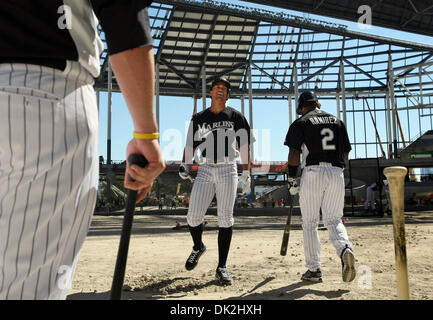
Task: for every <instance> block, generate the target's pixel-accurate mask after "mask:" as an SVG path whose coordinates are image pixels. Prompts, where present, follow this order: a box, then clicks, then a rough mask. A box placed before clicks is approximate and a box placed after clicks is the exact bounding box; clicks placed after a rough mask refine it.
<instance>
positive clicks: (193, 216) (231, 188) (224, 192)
mask: <svg viewBox="0 0 433 320" xmlns="http://www.w3.org/2000/svg"><path fill="white" fill-rule="evenodd" d="M237 186H238V171H237V166H236V163H230V164H202V165H200V167H199V169H198V171H197V177H196V179H195V181H194V185H193V187H192V191H191V199H190V205H189V208H188V214H187V222H188V225H190V226H191V227H196V226H198V225H200V224H202V223H203V220H204V216H205V214H206V211H207V209H208V208H209V205H210V203H211V202H212V199H213V197H214V196H215V195H216V200H217V207H218V209H217V213H218V226H219V227H221V228H229V227H231V226H233V223H234V219H233V207H234V205H235V198H236V190H237Z"/></svg>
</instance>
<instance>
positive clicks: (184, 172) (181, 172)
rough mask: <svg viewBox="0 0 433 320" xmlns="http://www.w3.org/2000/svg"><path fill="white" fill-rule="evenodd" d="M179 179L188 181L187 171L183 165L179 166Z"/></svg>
mask: <svg viewBox="0 0 433 320" xmlns="http://www.w3.org/2000/svg"><path fill="white" fill-rule="evenodd" d="M179 177H181V178H182V179H183V180H186V179H189V177H190V175H189V169H188V167H187V166H186V164H184V163H182V164H181V165H180V166H179Z"/></svg>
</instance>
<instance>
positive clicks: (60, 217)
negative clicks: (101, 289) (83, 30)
mask: <svg viewBox="0 0 433 320" xmlns="http://www.w3.org/2000/svg"><path fill="white" fill-rule="evenodd" d="M92 84H93V78H92V77H91V76H90V74H89V73H88V72H87V71H86V70H85V69H83V68H82V67H81V66H80V65H79V64H78V63H76V62H68V63H67V67H66V69H65V70H64V71H60V70H56V69H52V68H46V67H41V66H36V65H27V64H0V114H1V117H0V137H1V139H0V299H17V300H18V299H32V300H33V299H38V300H40V299H65V298H66V294H67V292H68V289H69V288H70V286H71V283H72V279H73V274H74V270H75V266H76V263H77V261H78V255H79V251H80V248H81V246H82V244H83V242H84V239H85V237H86V235H87V231H88V228H89V225H90V221H91V217H92V214H93V210H94V205H95V201H96V194H97V187H98V185H97V184H98V174H99V173H98V170H99V167H98V166H99V163H98V151H97V138H98V112H97V106H96V99H95V95H94V91H93V87H92Z"/></svg>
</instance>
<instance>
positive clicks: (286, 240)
mask: <svg viewBox="0 0 433 320" xmlns="http://www.w3.org/2000/svg"><path fill="white" fill-rule="evenodd" d="M292 211H293V196H292V195H290V209H289V215H288V216H287V222H286V226H285V228H284V234H283V241H282V243H281V250H280V255H282V256H285V255H286V253H287V245H288V243H289V236H290V223H291V220H292Z"/></svg>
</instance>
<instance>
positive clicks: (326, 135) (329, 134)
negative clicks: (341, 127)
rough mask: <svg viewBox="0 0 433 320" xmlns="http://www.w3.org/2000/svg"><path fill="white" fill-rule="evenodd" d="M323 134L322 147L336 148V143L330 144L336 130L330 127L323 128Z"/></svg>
mask: <svg viewBox="0 0 433 320" xmlns="http://www.w3.org/2000/svg"><path fill="white" fill-rule="evenodd" d="M320 134H321V135H322V137H323V138H322V149H323V150H335V144H330V142H331V141H332V140H334V131H332V130H331V129H329V128H323V129H322V131H320Z"/></svg>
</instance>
